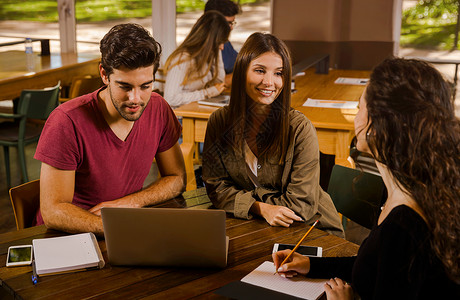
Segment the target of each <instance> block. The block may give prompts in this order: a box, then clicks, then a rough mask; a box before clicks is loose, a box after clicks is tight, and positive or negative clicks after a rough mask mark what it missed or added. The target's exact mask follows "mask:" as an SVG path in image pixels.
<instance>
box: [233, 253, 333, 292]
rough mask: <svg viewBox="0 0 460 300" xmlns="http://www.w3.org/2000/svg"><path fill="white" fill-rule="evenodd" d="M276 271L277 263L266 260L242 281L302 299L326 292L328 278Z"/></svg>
mask: <svg viewBox="0 0 460 300" xmlns="http://www.w3.org/2000/svg"><path fill="white" fill-rule="evenodd" d="M274 272H275V265H274V264H273V263H272V262H269V261H266V262H264V263H262V264H261V265H260V266H258V267H257V269H255V270H254V271H252V272H251V273H249V274H248V275H246V276H245V277H244V278H243V279H241V281H242V282H246V283H249V284H252V285H257V286H260V287H263V288H266V289H270V290H274V291H277V292H280V293H284V294H288V295H291V296H295V297H298V298H302V299H314V300H316V299H318V298H319V297H321V295H322V294H323V293H324V283H325V282H326V281H327V280H326V279H312V278H307V277H304V276H295V277H292V278H284V277H281V276H280V275H278V274H274Z"/></svg>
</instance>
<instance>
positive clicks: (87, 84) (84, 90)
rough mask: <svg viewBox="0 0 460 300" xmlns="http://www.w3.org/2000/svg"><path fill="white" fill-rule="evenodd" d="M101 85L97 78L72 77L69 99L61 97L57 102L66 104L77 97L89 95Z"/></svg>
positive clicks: (89, 76) (87, 76)
mask: <svg viewBox="0 0 460 300" xmlns="http://www.w3.org/2000/svg"><path fill="white" fill-rule="evenodd" d="M103 85H104V83H103V82H102V79H101V78H100V77H99V76H91V75H85V76H77V77H74V78H72V83H71V84H70V90H69V97H68V98H62V97H61V98H60V99H59V101H60V102H66V101H68V100H71V99H73V98H76V97H78V96H82V95H85V94H89V93H91V92H94V91H95V90H97V89H98V88H100V87H101V86H103Z"/></svg>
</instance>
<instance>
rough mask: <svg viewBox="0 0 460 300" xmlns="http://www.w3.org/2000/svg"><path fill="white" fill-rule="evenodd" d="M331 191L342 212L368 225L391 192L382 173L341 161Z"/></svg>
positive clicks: (334, 168)
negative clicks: (344, 164)
mask: <svg viewBox="0 0 460 300" xmlns="http://www.w3.org/2000/svg"><path fill="white" fill-rule="evenodd" d="M327 192H328V193H329V195H330V196H331V198H332V201H333V202H334V205H335V207H336V208H337V211H338V212H339V213H341V214H343V215H344V216H345V217H347V218H349V219H350V220H352V221H353V222H356V223H358V224H359V225H361V226H364V227H366V228H368V229H371V228H372V226H373V225H374V224H375V222H376V220H377V218H378V216H379V214H380V207H381V206H382V204H383V202H384V201H385V199H386V195H387V192H386V188H385V185H384V183H383V180H382V177H380V176H378V175H375V174H370V173H367V172H362V171H360V170H357V169H350V168H347V167H343V166H339V165H335V166H334V167H333V168H332V174H331V179H330V180H329V187H328V189H327Z"/></svg>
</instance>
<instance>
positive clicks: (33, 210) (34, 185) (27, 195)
mask: <svg viewBox="0 0 460 300" xmlns="http://www.w3.org/2000/svg"><path fill="white" fill-rule="evenodd" d="M10 200H11V205H12V206H13V212H14V218H15V219H16V228H17V229H18V230H19V229H24V228H27V227H32V222H33V220H34V219H35V215H36V214H37V211H38V208H39V207H40V179H37V180H33V181H30V182H27V183H24V184H21V185H19V186H16V187H14V188H11V189H10Z"/></svg>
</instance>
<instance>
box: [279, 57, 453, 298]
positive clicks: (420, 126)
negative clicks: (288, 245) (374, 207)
mask: <svg viewBox="0 0 460 300" xmlns="http://www.w3.org/2000/svg"><path fill="white" fill-rule="evenodd" d="M450 90H451V88H450V84H449V83H448V82H446V81H445V80H444V79H443V77H442V76H441V74H440V73H439V72H438V71H437V70H435V69H434V68H433V67H432V66H430V65H429V64H427V63H425V62H422V61H418V60H406V59H401V58H390V59H386V60H385V61H384V62H382V63H381V64H380V65H378V66H377V67H376V68H375V69H374V70H373V72H372V74H371V78H370V81H369V85H368V87H367V88H366V91H365V93H364V95H363V97H362V98H361V100H360V104H359V105H360V107H359V112H358V114H357V115H356V118H355V132H356V136H357V140H358V142H357V147H358V150H360V151H364V152H367V153H370V154H371V155H372V156H373V157H374V158H375V160H376V162H377V166H378V168H379V171H380V173H381V175H382V178H383V181H384V182H385V185H386V187H387V189H388V199H387V201H386V203H385V205H384V206H383V207H382V212H381V214H380V216H379V219H378V222H377V224H376V225H375V226H374V228H373V229H372V231H371V232H370V234H369V236H368V238H367V239H366V240H365V241H364V242H363V244H362V245H361V247H360V249H359V252H358V256H357V257H341V258H305V257H303V256H301V255H298V254H296V255H294V257H293V258H292V259H290V261H289V262H288V263H286V264H284V265H282V266H280V265H279V264H280V263H281V262H282V261H283V259H284V257H286V255H287V254H288V253H289V252H288V251H280V252H278V253H275V254H273V259H274V262H275V265H276V267H277V268H278V272H279V273H280V274H281V275H282V276H286V277H290V276H294V275H296V274H307V273H308V276H309V277H321V278H331V277H334V278H333V279H331V280H330V281H328V283H326V285H325V290H326V294H327V296H328V299H352V294H353V292H355V293H357V294H359V296H361V298H362V299H460V222H459V221H458V220H460V122H459V120H458V119H457V118H456V117H455V114H454V109H453V105H452V102H451V101H450V99H451V95H450ZM335 276H337V277H340V278H341V279H340V278H337V277H335ZM344 280H345V281H344ZM347 282H349V283H350V284H349V283H347Z"/></svg>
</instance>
